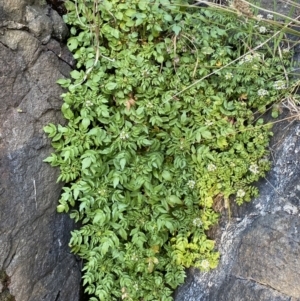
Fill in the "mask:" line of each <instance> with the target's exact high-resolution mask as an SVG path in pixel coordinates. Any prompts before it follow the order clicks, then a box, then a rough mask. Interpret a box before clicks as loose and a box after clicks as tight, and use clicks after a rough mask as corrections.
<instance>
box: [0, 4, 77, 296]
mask: <svg viewBox="0 0 300 301" xmlns="http://www.w3.org/2000/svg"><path fill="white" fill-rule="evenodd" d="M37 2H38V1H20V0H18V1H14V0H6V1H3V2H1V4H0V14H1V15H0V21H1V22H0V26H1V32H2V34H1V35H0V61H1V65H0V87H1V89H0V273H2V274H5V275H7V277H8V278H7V279H6V280H5V281H0V300H5V301H7V300H15V301H42V300H43V301H76V300H79V287H80V269H79V265H78V262H77V261H76V259H75V257H74V256H73V255H72V254H70V253H69V248H68V242H69V239H70V231H71V229H72V228H73V227H74V225H73V223H72V222H71V220H70V219H69V217H68V216H66V215H62V214H57V213H56V205H57V200H58V198H59V196H60V190H61V185H60V184H56V178H57V176H58V170H55V169H53V168H52V167H50V166H49V165H48V164H46V163H43V162H42V161H43V159H45V158H46V157H47V156H48V155H49V153H50V152H51V148H50V145H49V140H48V139H47V137H46V135H45V134H44V133H43V126H45V125H46V124H48V123H49V122H53V123H57V122H59V121H60V122H63V121H62V118H61V113H60V107H61V99H60V95H61V94H62V92H63V91H62V89H61V88H60V87H59V86H58V85H56V81H57V79H59V78H61V77H63V76H67V75H68V74H69V72H70V70H71V67H70V66H69V64H71V63H72V59H71V58H70V57H71V56H70V54H68V53H67V52H66V49H65V47H61V46H60V43H59V42H58V41H55V40H53V39H50V38H51V36H55V38H58V35H60V36H61V37H63V36H64V35H65V33H62V32H63V31H61V33H59V29H57V31H56V32H53V21H52V18H51V17H49V16H46V15H45V14H43V12H44V11H48V8H46V7H42V8H39V7H38V6H37ZM30 4H32V5H33V4H34V5H35V6H34V7H28V6H29V5H30ZM28 11H30V12H32V11H34V13H36V12H38V13H39V14H40V15H38V13H36V15H34V17H33V18H32V19H31V21H28V22H27V21H26V18H25V15H26V12H27V14H28ZM50 16H51V14H50ZM56 17H57V16H56ZM36 20H39V21H38V22H39V24H38V25H36V31H34V30H33V28H34V27H33V23H32V22H34V21H36ZM42 24H46V25H47V26H46V27H47V32H46V33H45V32H43V30H44V27H43V25H42ZM28 29H29V31H28ZM41 29H43V30H41ZM45 38H46V39H45ZM48 39H49V42H48V44H49V47H48V44H47V45H43V43H46V42H47V41H48ZM53 49H55V51H53ZM63 57H65V58H66V60H64V59H63Z"/></svg>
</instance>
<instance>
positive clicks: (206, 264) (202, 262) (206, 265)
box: [200, 259, 209, 270]
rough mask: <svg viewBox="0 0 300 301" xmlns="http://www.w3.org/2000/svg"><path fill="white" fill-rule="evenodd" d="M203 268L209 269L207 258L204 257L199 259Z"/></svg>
mask: <svg viewBox="0 0 300 301" xmlns="http://www.w3.org/2000/svg"><path fill="white" fill-rule="evenodd" d="M200 265H201V266H202V268H203V269H205V270H208V269H209V261H208V260H207V259H204V260H202V261H201V264H200Z"/></svg>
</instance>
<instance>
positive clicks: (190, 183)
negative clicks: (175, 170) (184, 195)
mask: <svg viewBox="0 0 300 301" xmlns="http://www.w3.org/2000/svg"><path fill="white" fill-rule="evenodd" d="M195 184H196V182H195V181H193V180H189V181H188V183H187V185H188V187H189V188H191V189H193V188H194V187H195Z"/></svg>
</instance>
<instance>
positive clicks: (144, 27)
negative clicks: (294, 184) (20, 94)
mask: <svg viewBox="0 0 300 301" xmlns="http://www.w3.org/2000/svg"><path fill="white" fill-rule="evenodd" d="M66 7H67V10H68V14H67V15H66V16H65V21H66V22H67V23H68V24H69V25H70V26H71V33H72V36H71V37H70V38H69V40H68V46H69V49H70V50H71V51H72V52H73V53H74V57H75V58H76V59H77V68H78V70H74V71H72V72H71V77H72V80H70V79H60V80H59V81H58V83H59V84H60V85H61V86H63V87H65V88H67V89H68V91H67V92H66V93H64V94H63V95H62V97H63V100H64V104H63V106H62V112H63V115H64V117H65V118H66V119H67V120H68V124H67V125H66V126H62V125H57V126H56V125H54V124H49V125H48V126H46V127H45V128H44V129H45V132H46V133H48V135H49V137H50V138H51V139H52V145H53V147H54V148H55V153H53V154H52V155H51V156H50V157H48V158H47V159H46V160H45V161H46V162H49V163H51V165H52V166H59V168H60V171H61V173H60V176H59V178H58V180H60V181H64V182H66V185H65V187H64V188H63V193H62V196H61V199H60V201H59V203H60V204H59V205H58V207H57V210H58V211H59V212H64V211H66V212H68V211H69V210H70V207H71V208H72V212H71V217H72V218H74V219H75V220H76V221H81V223H82V227H81V228H80V229H79V230H75V231H73V232H72V238H71V241H70V247H71V249H72V252H74V253H76V254H78V255H79V256H80V257H81V258H82V259H83V260H84V267H83V271H84V275H83V279H84V285H85V286H86V292H87V293H89V294H90V295H91V298H90V300H91V301H96V300H105V301H108V300H120V299H123V300H134V301H136V300H145V301H146V300H161V301H166V300H172V298H171V297H170V296H171V293H172V290H173V289H175V288H176V287H177V286H178V285H179V284H181V283H183V281H184V277H185V272H184V269H185V268H186V267H191V266H194V267H197V268H200V269H202V270H209V269H210V268H214V267H216V265H217V261H218V257H219V254H218V253H217V252H216V250H215V249H214V242H213V241H211V240H209V239H208V238H207V236H206V230H208V229H209V227H210V226H211V225H212V224H214V223H215V222H216V221H217V218H218V215H217V213H215V212H214V211H213V209H212V207H213V203H214V201H215V199H216V198H223V199H224V201H225V202H226V204H228V202H229V200H230V199H234V200H235V201H236V202H237V203H239V204H241V203H242V202H243V201H249V200H250V198H251V197H252V196H255V195H257V189H256V188H255V187H254V186H252V185H251V184H252V183H253V182H255V181H256V180H258V179H259V177H262V176H264V174H265V171H267V170H268V168H269V162H268V159H267V155H268V152H267V150H266V146H267V145H268V141H269V136H270V135H271V133H270V131H269V128H270V126H265V125H264V120H263V118H261V117H259V115H260V114H262V113H264V112H265V111H266V110H267V108H268V107H269V106H270V105H271V104H273V103H274V102H275V101H277V100H278V98H280V97H281V95H282V94H284V93H285V92H286V88H287V82H286V78H285V77H284V75H283V74H284V72H285V71H287V70H289V66H290V57H291V52H289V53H283V55H278V50H276V51H277V52H276V51H274V49H273V48H272V47H271V46H270V43H267V42H266V41H267V39H268V38H269V36H270V34H271V35H272V34H273V33H272V32H270V33H268V32H267V31H269V30H271V28H270V29H269V28H267V31H265V32H263V33H262V32H261V31H260V30H259V26H257V21H255V20H247V19H245V18H244V17H240V18H236V17H233V16H232V15H230V14H222V13H219V12H218V11H215V10H211V9H209V8H195V7H190V6H189V5H188V3H187V1H184V0H173V1H171V0H149V1H139V0H130V1H122V0H112V1H106V0H103V1H94V0H93V1H88V0H85V1H84V0H77V1H76V0H75V1H67V2H66ZM266 26H267V25H266ZM274 54H275V55H274ZM274 112H276V111H274Z"/></svg>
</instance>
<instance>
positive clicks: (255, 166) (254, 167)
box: [249, 164, 259, 175]
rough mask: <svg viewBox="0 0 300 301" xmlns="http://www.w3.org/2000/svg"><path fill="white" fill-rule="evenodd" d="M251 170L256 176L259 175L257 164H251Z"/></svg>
mask: <svg viewBox="0 0 300 301" xmlns="http://www.w3.org/2000/svg"><path fill="white" fill-rule="evenodd" d="M249 170H250V171H251V172H252V173H253V174H255V175H256V174H258V173H259V170H258V166H257V165H256V164H251V165H250V167H249Z"/></svg>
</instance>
